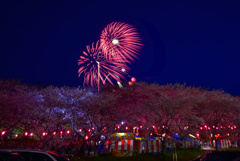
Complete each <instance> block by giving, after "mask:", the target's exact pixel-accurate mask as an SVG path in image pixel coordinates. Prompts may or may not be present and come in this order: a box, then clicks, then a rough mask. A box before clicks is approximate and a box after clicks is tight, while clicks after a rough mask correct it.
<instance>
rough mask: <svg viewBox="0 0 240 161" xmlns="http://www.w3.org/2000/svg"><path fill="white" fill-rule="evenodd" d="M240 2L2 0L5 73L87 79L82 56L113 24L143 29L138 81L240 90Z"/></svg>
mask: <svg viewBox="0 0 240 161" xmlns="http://www.w3.org/2000/svg"><path fill="white" fill-rule="evenodd" d="M239 6H240V5H239V4H238V3H237V0H235V1H225V2H224V1H217V0H213V1H211V0H209V1H200V0H199V1H197V0H194V1H188V2H186V1H185V2H183V1H171V0H165V1H162V0H155V1H154V0H144V1H141V0H96V1H92V0H85V1H83V0H78V1H71V0H48V1H38V0H31V1H30V0H29V1H24V0H15V1H11V0H3V1H1V2H0V53H1V57H0V78H1V79H9V78H10V79H19V80H21V81H23V82H25V83H30V84H39V85H56V86H64V85H66V86H73V87H74V86H76V87H77V86H82V85H83V80H82V78H78V68H79V67H78V65H77V62H78V59H79V56H80V55H81V54H82V51H83V50H85V49H86V48H85V47H86V45H90V44H92V42H96V41H97V40H99V38H100V34H101V31H102V30H103V28H104V27H106V26H107V25H108V24H109V23H111V22H113V21H115V22H118V21H121V22H126V23H129V24H131V25H133V26H134V27H135V28H137V30H138V32H139V33H140V36H141V39H142V41H143V44H144V47H143V48H142V50H141V52H140V53H139V59H136V60H135V62H133V63H132V64H131V66H130V67H131V71H130V75H131V76H134V77H135V78H136V79H137V81H147V82H150V83H152V82H157V83H158V84H160V85H164V84H167V83H186V84H187V85H189V86H196V87H200V86H201V87H204V88H207V89H210V90H211V89H223V90H224V91H226V92H227V93H230V94H232V95H234V96H239V95H240V70H239V69H240V56H239V54H240V9H239Z"/></svg>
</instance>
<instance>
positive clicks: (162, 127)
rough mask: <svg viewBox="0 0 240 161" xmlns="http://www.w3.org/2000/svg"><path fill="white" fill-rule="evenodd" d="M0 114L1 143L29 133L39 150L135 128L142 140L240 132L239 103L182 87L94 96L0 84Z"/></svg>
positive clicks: (138, 87) (110, 89)
mask: <svg viewBox="0 0 240 161" xmlns="http://www.w3.org/2000/svg"><path fill="white" fill-rule="evenodd" d="M0 111H1V112H0V131H2V133H1V137H2V138H6V137H8V138H9V137H14V136H15V134H16V133H19V134H24V133H25V132H28V133H29V134H30V133H33V134H34V137H35V138H37V139H38V140H41V141H42V143H43V144H49V141H50V140H51V141H52V142H54V141H58V142H59V141H60V140H61V139H62V141H64V140H66V139H67V138H74V139H76V138H78V139H83V140H86V139H91V140H100V138H101V135H105V136H109V135H110V134H112V133H114V132H116V131H129V132H130V131H132V129H133V128H135V129H138V132H139V133H140V135H144V136H148V135H150V134H154V133H158V134H163V133H165V134H167V135H172V134H176V133H178V135H179V136H180V137H184V136H186V135H188V134H189V133H191V134H200V135H201V134H204V135H205V136H207V137H211V138H212V139H215V136H217V135H218V134H219V135H221V136H228V137H230V136H233V135H238V132H239V131H238V129H239V127H240V120H239V119H240V99H239V97H233V96H231V95H230V94H228V93H225V92H224V91H222V90H211V91H209V90H206V89H202V88H197V87H190V86H186V85H185V84H167V85H159V84H156V83H153V84H148V83H146V82H140V83H136V82H135V83H134V85H132V86H127V85H125V87H124V88H118V87H114V86H110V85H104V86H102V87H101V91H100V92H99V93H98V92H97V91H94V90H91V89H87V88H80V87H78V88H75V87H74V88H73V87H72V88H71V87H53V86H48V87H39V86H30V85H27V84H22V83H21V82H18V81H15V80H1V81H0ZM121 122H123V123H124V124H121ZM67 130H70V132H69V131H68V133H67V134H66V132H67ZM43 134H44V135H43ZM54 138H56V139H54ZM60 138H61V139H60ZM52 144H53V143H52ZM46 146H47V145H46Z"/></svg>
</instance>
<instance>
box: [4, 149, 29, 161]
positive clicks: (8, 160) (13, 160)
mask: <svg viewBox="0 0 240 161" xmlns="http://www.w3.org/2000/svg"><path fill="white" fill-rule="evenodd" d="M0 161H24V159H23V157H22V156H21V155H20V154H19V153H16V152H14V153H13V152H9V151H0Z"/></svg>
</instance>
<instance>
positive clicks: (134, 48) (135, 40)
mask: <svg viewBox="0 0 240 161" xmlns="http://www.w3.org/2000/svg"><path fill="white" fill-rule="evenodd" d="M114 40H115V41H116V43H115V44H114V43H113V41H114ZM100 42H101V44H100V48H101V49H102V51H103V54H104V55H105V57H106V58H107V59H109V60H111V59H115V58H117V59H118V60H119V61H120V62H122V63H130V61H133V60H134V58H137V55H138V52H139V50H140V49H141V46H143V45H142V44H141V39H140V36H139V34H138V32H137V31H136V29H135V28H133V27H132V26H131V25H129V24H126V23H122V22H112V23H111V24H109V25H107V27H105V28H104V29H103V31H102V33H101V39H100Z"/></svg>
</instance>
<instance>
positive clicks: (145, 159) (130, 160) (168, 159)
mask: <svg viewBox="0 0 240 161" xmlns="http://www.w3.org/2000/svg"><path fill="white" fill-rule="evenodd" d="M173 153H174V152H173V151H167V152H166V154H158V155H153V154H139V155H134V156H131V157H116V156H112V155H102V156H98V157H81V156H75V157H70V156H69V157H68V158H69V159H71V161H149V160H151V161H159V160H161V161H173ZM176 153H177V161H191V160H192V159H194V158H196V157H197V156H199V155H202V154H204V153H205V151H204V150H195V149H182V150H177V151H176Z"/></svg>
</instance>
